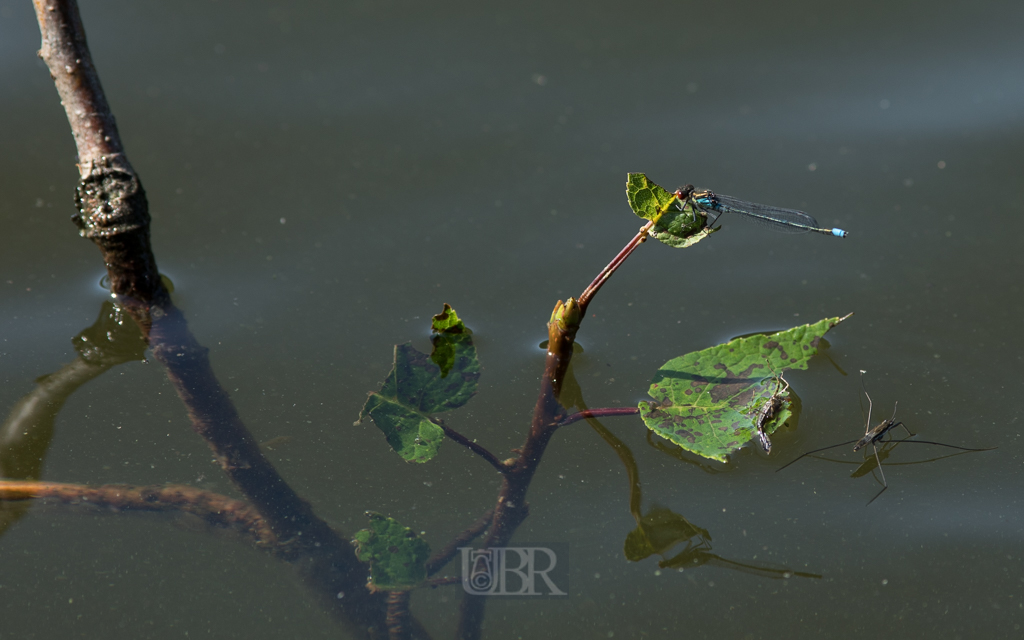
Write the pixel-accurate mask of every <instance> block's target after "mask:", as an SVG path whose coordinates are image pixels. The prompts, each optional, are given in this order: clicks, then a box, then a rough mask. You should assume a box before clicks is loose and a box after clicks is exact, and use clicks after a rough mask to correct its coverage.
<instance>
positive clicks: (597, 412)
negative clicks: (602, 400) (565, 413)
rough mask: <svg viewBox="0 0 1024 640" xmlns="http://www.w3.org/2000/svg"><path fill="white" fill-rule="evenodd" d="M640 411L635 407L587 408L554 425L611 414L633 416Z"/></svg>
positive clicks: (561, 425)
mask: <svg viewBox="0 0 1024 640" xmlns="http://www.w3.org/2000/svg"><path fill="white" fill-rule="evenodd" d="M638 413H640V409H638V408H636V407H606V408H604V409H587V410H585V411H580V412H578V413H574V414H572V415H571V416H569V417H568V418H565V419H563V420H562V421H561V422H559V423H558V424H557V425H556V426H559V427H566V426H568V425H570V424H572V423H574V422H579V421H580V420H587V419H589V418H609V417H612V416H635V415H637V414H638Z"/></svg>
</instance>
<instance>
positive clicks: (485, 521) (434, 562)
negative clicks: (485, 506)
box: [426, 509, 494, 576]
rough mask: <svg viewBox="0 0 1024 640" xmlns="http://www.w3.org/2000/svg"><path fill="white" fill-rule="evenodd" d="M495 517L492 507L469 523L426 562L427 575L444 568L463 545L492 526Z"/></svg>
mask: <svg viewBox="0 0 1024 640" xmlns="http://www.w3.org/2000/svg"><path fill="white" fill-rule="evenodd" d="M493 519H494V510H493V509H490V510H488V511H487V513H485V514H484V515H482V516H480V519H479V520H477V521H476V522H474V523H473V524H471V525H469V527H467V528H466V530H465V531H463V532H462V533H460V534H459V535H457V536H456V537H455V539H454V540H452V541H451V542H449V543H448V544H447V545H445V546H444V548H442V549H440V550H439V551H437V553H435V554H434V555H432V556H430V558H429V559H428V560H427V563H426V566H427V575H428V576H432V575H434V574H435V573H437V572H438V571H440V570H441V569H443V568H444V567H445V565H446V564H448V563H449V562H451V560H452V558H454V557H455V555H456V554H458V553H459V547H463V546H465V545H467V544H469V543H470V542H472V541H473V540H475V539H476V538H477V537H479V536H480V534H482V533H483V532H484V531H486V530H487V527H489V526H491V520H493Z"/></svg>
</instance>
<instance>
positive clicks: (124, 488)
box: [0, 480, 278, 548]
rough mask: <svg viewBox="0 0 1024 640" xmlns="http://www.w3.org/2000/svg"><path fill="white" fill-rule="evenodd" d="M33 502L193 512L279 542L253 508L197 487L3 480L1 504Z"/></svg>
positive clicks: (259, 539) (264, 543) (270, 543)
mask: <svg viewBox="0 0 1024 640" xmlns="http://www.w3.org/2000/svg"><path fill="white" fill-rule="evenodd" d="M33 499H52V500H56V501H57V502H59V503H61V504H66V505H73V506H77V505H82V506H85V505H91V506H95V507H105V508H108V509H113V510H115V511H170V512H180V513H189V514H192V515H194V516H198V517H199V518H201V519H202V520H203V521H205V522H207V523H209V524H212V525H216V526H220V527H225V528H228V529H232V530H234V531H239V532H241V533H243V534H245V535H246V536H247V537H248V538H250V539H251V540H252V541H253V542H254V543H256V545H257V546H260V547H265V548H271V547H274V546H276V545H277V543H278V539H277V536H275V535H274V532H273V531H272V530H271V529H270V527H269V526H267V523H266V521H264V519H263V518H262V517H261V516H260V514H259V513H257V512H256V510H255V509H253V508H252V505H250V504H248V503H246V502H243V501H241V500H235V499H233V498H229V497H227V496H223V495H220V494H218V493H212V492H210V491H203V490H202V489H196V488H195V487H187V486H182V485H163V486H150V487H134V486H129V485H120V484H107V485H100V486H97V487H90V486H86V485H81V484H66V483H62V482H31V481H14V480H0V501H3V502H17V501H23V500H33Z"/></svg>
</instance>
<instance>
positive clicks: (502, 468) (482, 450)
mask: <svg viewBox="0 0 1024 640" xmlns="http://www.w3.org/2000/svg"><path fill="white" fill-rule="evenodd" d="M434 424H436V425H437V426H439V427H441V428H442V429H443V430H444V435H446V436H448V437H449V438H451V439H452V440H454V441H455V442H458V443H459V444H461V445H462V446H464V447H466V448H467V449H469V450H470V451H472V452H473V453H475V454H477V455H478V456H480V457H481V458H483V459H484V460H486V461H487V462H489V463H490V464H491V466H492V467H494V468H495V469H497V470H498V473H505V472H506V471H508V465H506V464H505V463H504V462H502V461H501V460H498V457H497V456H495V455H494V454H493V453H491V452H490V451H488V450H487V447H485V446H483V445H481V444H477V443H476V442H473V441H472V440H470V439H469V438H467V437H466V436H464V435H462V434H461V433H459V432H458V431H456V430H455V429H452V428H451V427H448V426H446V425H445V424H444V423H443V422H442V421H440V420H436V419H435V420H434Z"/></svg>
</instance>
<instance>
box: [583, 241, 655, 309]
mask: <svg viewBox="0 0 1024 640" xmlns="http://www.w3.org/2000/svg"><path fill="white" fill-rule="evenodd" d="M653 227H654V221H650V222H648V223H647V224H645V225H644V226H642V227H640V231H639V233H637V234H636V235H635V236H634V237H633V239H632V240H630V241H629V242H628V243H627V244H626V246H625V247H623V248H622V251H619V253H618V254H617V255H616V256H615V257H614V258H612V261H611V262H609V263H608V266H606V267H605V268H604V269H602V270H601V273H599V274H597V277H596V278H594V281H593V282H591V283H590V284H589V285H588V286H587V288H586V289H584V290H583V293H582V294H581V295H580V299H579V305H580V311H581V313H582V314H583V315H586V313H587V307H588V306H590V301H591V300H593V298H594V296H595V295H597V292H598V291H600V290H601V287H603V286H604V283H605V282H607V281H608V279H609V278H611V277H612V275H613V274H614V273H615V271H616V270H617V269H618V268H619V267H620V266H621V265H622V263H623V262H625V261H626V258H628V257H629V256H630V254H631V253H633V252H634V251H635V250H636V248H637V247H639V246H640V245H642V244H643V243H644V242H646V241H647V237H648V236H647V234H648V232H649V231H650V230H651V229H652V228H653Z"/></svg>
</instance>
